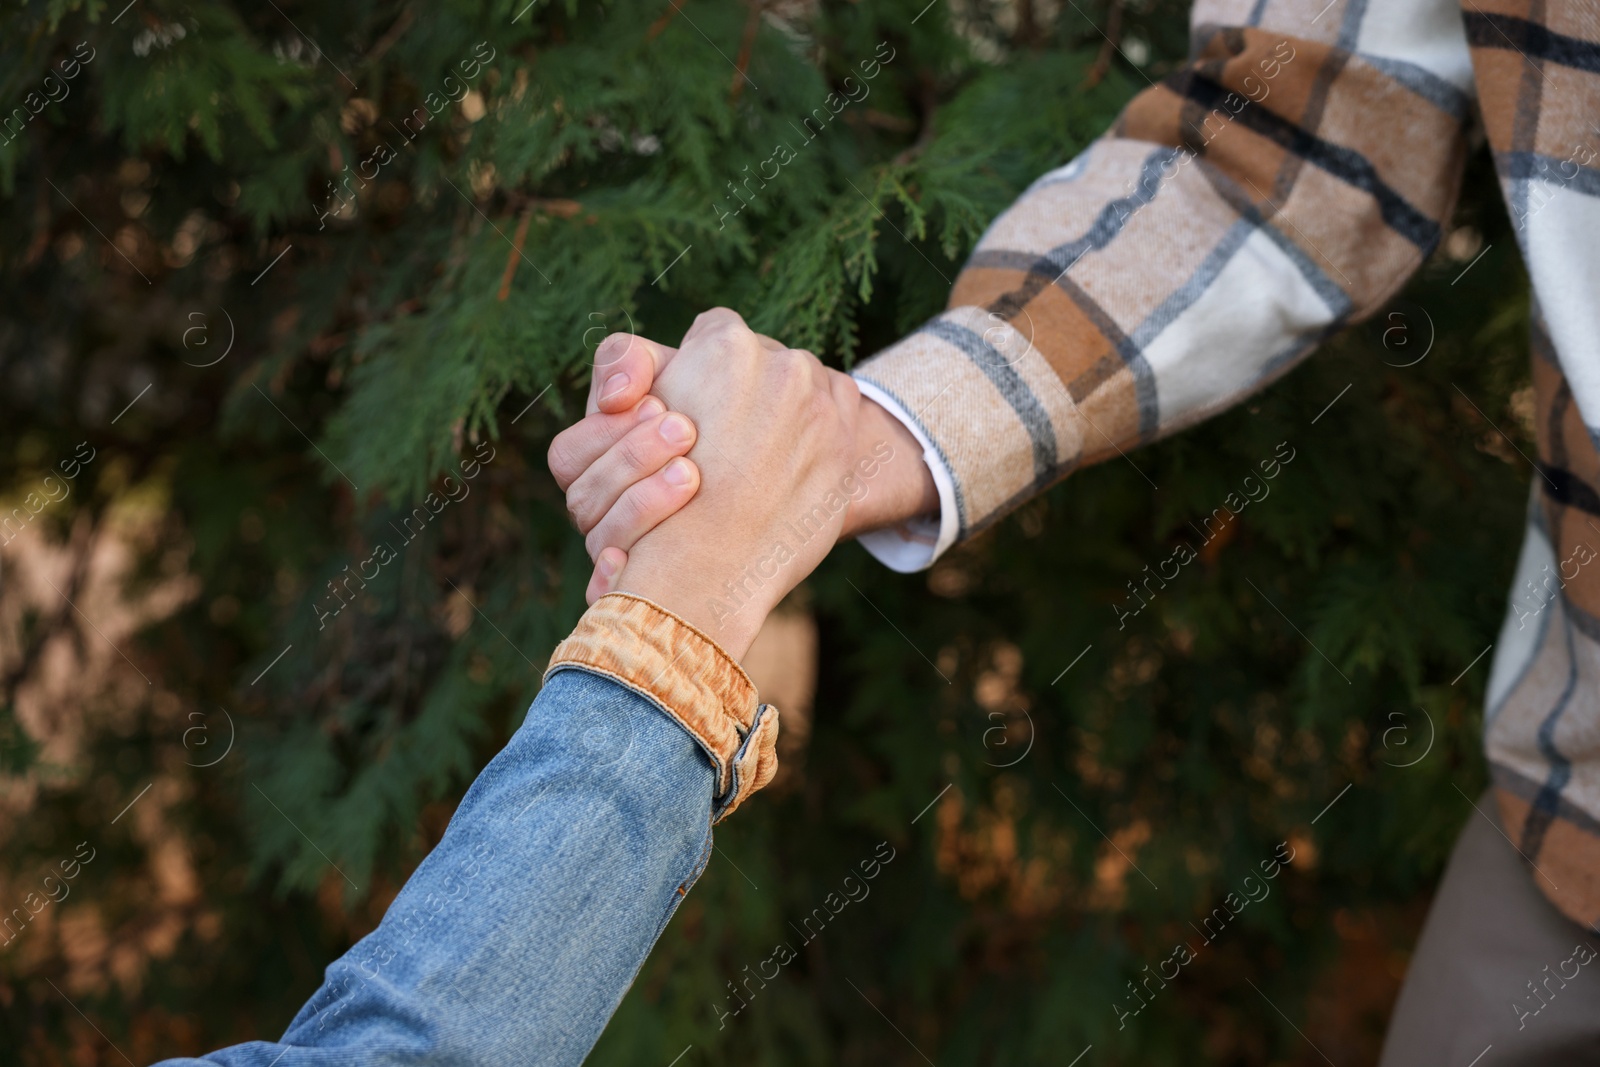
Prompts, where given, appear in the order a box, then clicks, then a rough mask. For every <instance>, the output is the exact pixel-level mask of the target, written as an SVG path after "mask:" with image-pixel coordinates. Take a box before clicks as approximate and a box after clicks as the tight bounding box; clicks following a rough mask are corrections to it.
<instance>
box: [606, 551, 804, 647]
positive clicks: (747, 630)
mask: <svg viewBox="0 0 1600 1067" xmlns="http://www.w3.org/2000/svg"><path fill="white" fill-rule="evenodd" d="M718 570H719V568H716V567H712V566H708V565H706V561H700V562H698V563H696V562H691V561H688V560H683V559H676V560H666V559H662V560H655V559H650V558H641V559H637V560H635V559H634V558H632V557H630V559H629V561H628V565H627V567H626V568H625V569H624V570H623V572H622V577H621V578H620V579H619V580H618V582H617V587H616V590H617V592H621V593H632V594H634V595H635V596H641V597H644V598H645V599H646V600H651V601H654V602H655V603H656V604H659V605H660V606H661V607H663V608H665V609H667V610H668V611H670V612H672V613H673V614H674V615H676V616H678V617H679V618H681V619H683V621H685V622H687V623H689V624H690V625H691V626H693V627H695V628H696V629H698V630H699V631H700V632H701V633H703V634H705V635H707V636H708V637H710V638H711V639H712V640H713V641H715V642H716V643H717V645H718V646H720V647H721V648H722V650H723V651H724V652H726V653H727V654H728V655H729V656H731V657H732V658H733V659H734V660H742V659H744V655H745V653H746V652H748V651H749V650H750V645H751V644H752V643H753V642H754V641H755V639H756V634H757V632H759V631H760V629H761V624H762V623H763V622H765V621H766V618H767V614H768V613H769V612H770V611H771V610H772V608H773V607H774V606H775V604H773V603H768V601H769V599H770V597H768V596H766V595H765V593H766V590H764V589H759V588H757V589H751V588H750V583H748V582H747V583H745V586H744V587H743V588H739V587H737V586H735V587H734V588H733V589H732V590H731V592H730V589H729V588H727V586H730V585H733V583H731V582H724V583H723V585H722V587H718V586H717V585H716V579H715V578H708V577H707V576H708V575H714V574H716V573H717V572H718Z"/></svg>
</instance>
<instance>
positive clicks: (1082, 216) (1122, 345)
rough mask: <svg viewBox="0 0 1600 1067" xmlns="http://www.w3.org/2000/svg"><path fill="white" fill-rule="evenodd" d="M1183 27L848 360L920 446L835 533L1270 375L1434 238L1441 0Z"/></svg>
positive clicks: (1158, 426) (906, 538) (1084, 452)
mask: <svg viewBox="0 0 1600 1067" xmlns="http://www.w3.org/2000/svg"><path fill="white" fill-rule="evenodd" d="M1247 10H1250V11H1253V12H1254V14H1253V15H1252V22H1251V23H1250V24H1248V25H1246V24H1240V22H1241V19H1242V18H1243V17H1244V15H1245V13H1246V11H1247ZM1192 26H1193V38H1194V40H1193V58H1192V59H1191V60H1190V62H1189V63H1188V64H1186V65H1185V66H1184V67H1182V68H1180V69H1179V70H1178V71H1176V72H1175V73H1174V74H1172V75H1171V76H1169V77H1168V78H1166V79H1165V80H1164V81H1163V83H1162V84H1160V85H1154V86H1152V87H1151V88H1149V89H1147V90H1145V91H1144V92H1142V93H1140V94H1139V95H1138V96H1136V97H1135V98H1134V99H1133V100H1132V101H1131V102H1130V103H1129V104H1128V106H1127V108H1126V109H1125V110H1124V111H1123V113H1122V116H1121V117H1120V118H1119V119H1118V121H1117V123H1116V125H1115V126H1114V127H1113V129H1112V130H1111V131H1109V132H1108V133H1107V134H1106V135H1105V136H1104V137H1102V138H1101V139H1100V140H1099V141H1097V142H1096V143H1095V144H1094V145H1092V146H1091V147H1090V148H1089V149H1088V150H1087V151H1085V152H1084V153H1083V154H1082V155H1081V156H1079V157H1078V158H1077V159H1075V160H1073V161H1072V162H1071V163H1069V164H1067V165H1066V166H1064V167H1061V168H1059V169H1058V170H1055V171H1052V172H1050V173H1049V174H1046V175H1044V176H1043V177H1041V178H1040V179H1039V180H1038V181H1037V182H1035V183H1034V184H1033V186H1032V187H1031V188H1030V189H1028V190H1027V192H1025V193H1024V194H1023V195H1022V196H1021V197H1020V198H1019V199H1018V200H1017V202H1016V203H1015V204H1014V205H1012V207H1011V208H1010V209H1008V210H1007V211H1006V212H1005V213H1004V214H1003V215H1001V216H1000V217H999V218H998V219H996V220H995V222H994V223H993V225H991V226H990V228H989V230H988V232H987V233H986V234H985V235H984V237H983V239H982V240H981V241H980V242H979V244H978V247H977V249H976V250H975V251H974V252H973V255H972V257H971V259H970V260H969V261H968V262H967V265H966V267H965V268H964V269H963V270H962V272H961V275H960V277H959V278H958V279H957V281H956V285H955V289H954V291H953V292H952V294H951V297H950V306H949V308H948V309H947V310H946V311H945V312H943V313H942V314H940V315H939V316H937V317H936V318H934V319H933V320H932V321H930V322H928V323H927V324H925V325H924V326H923V327H922V328H921V329H919V330H917V331H916V332H915V333H913V334H912V335H911V336H909V337H907V338H905V339H904V340H902V341H899V342H898V343H896V344H894V345H892V346H890V347H889V348H888V349H886V350H885V351H883V352H881V353H879V354H878V355H876V356H874V357H873V358H872V359H870V360H867V361H866V362H865V363H863V364H862V365H861V366H860V367H858V368H857V369H856V371H855V377H856V380H857V382H858V383H859V387H860V389H861V393H862V397H863V405H862V408H863V415H862V418H861V421H862V423H863V425H868V424H871V423H874V422H875V423H877V424H880V425H882V424H896V423H897V424H898V430H899V431H900V436H899V437H898V440H899V441H900V447H899V448H898V449H897V454H899V455H906V456H909V457H921V460H922V462H918V461H917V459H916V458H912V459H910V460H908V461H907V462H906V463H904V464H903V465H901V466H899V467H898V468H896V469H893V470H891V471H889V472H888V474H889V476H888V477H887V478H886V479H885V480H884V482H883V484H882V491H881V492H879V493H878V494H877V495H876V496H875V497H874V498H873V499H871V500H870V501H867V502H864V505H865V506H864V507H862V508H861V509H860V510H859V512H858V515H857V516H856V517H855V518H853V519H852V522H851V523H850V524H849V525H848V526H847V527H846V528H845V530H844V533H845V534H846V535H849V534H852V533H860V532H862V531H876V532H868V533H867V535H866V536H864V537H863V538H862V543H863V545H865V546H866V547H867V548H868V550H869V551H871V552H873V553H874V554H875V555H877V556H878V557H879V559H881V560H883V561H884V562H885V563H887V564H889V565H890V566H892V567H894V568H895V569H897V570H906V571H909V570H916V569H919V568H921V567H926V566H928V565H929V564H930V563H932V561H933V560H934V559H935V558H937V556H938V555H939V554H940V553H942V552H943V551H945V550H946V549H947V548H949V547H950V546H951V545H952V544H954V543H955V542H956V541H959V540H963V539H965V538H967V537H970V536H972V535H974V534H976V533H977V532H979V531H981V530H982V529H984V528H985V527H987V526H989V525H990V524H992V523H994V522H996V521H997V520H999V519H1000V518H1001V517H1003V516H1004V515H1005V514H1007V513H1008V512H1009V511H1010V510H1012V509H1013V508H1015V507H1016V506H1018V505H1019V504H1021V503H1023V502H1025V501H1026V500H1028V499H1029V498H1031V497H1032V496H1034V495H1036V494H1038V493H1040V492H1042V491H1043V490H1044V489H1046V488H1047V487H1049V486H1050V485H1052V484H1053V483H1055V482H1056V481H1059V480H1060V479H1061V478H1064V477H1065V476H1066V475H1067V474H1069V473H1070V472H1072V471H1073V470H1076V469H1077V468H1078V467H1081V466H1084V465H1087V464H1090V463H1096V462H1099V461H1101V460H1103V459H1107V458H1110V457H1114V456H1116V455H1119V454H1121V453H1124V452H1127V451H1130V450H1132V449H1133V448H1135V447H1137V446H1138V445H1140V444H1143V443H1145V442H1148V441H1152V440H1155V439H1157V438H1159V437H1162V436H1165V435H1167V434H1170V433H1173V432H1175V431H1177V430H1179V429H1182V428H1184V427H1186V426H1189V425H1192V424H1193V423H1195V422H1198V421H1199V420H1201V419H1203V418H1206V417H1207V416H1209V415H1212V414H1215V413H1216V412H1218V411H1221V410H1222V409H1224V408H1226V407H1228V406H1230V405H1232V404H1234V403H1236V402H1237V401H1238V400H1240V399H1241V398H1243V397H1244V396H1247V395H1248V394H1250V393H1251V392H1254V391H1255V390H1257V389H1259V388H1262V387H1263V386H1265V385H1266V384H1268V383H1269V382H1271V381H1273V380H1274V379H1276V378H1277V377H1279V376H1280V375H1282V374H1283V373H1285V372H1286V371H1287V370H1288V369H1289V368H1290V367H1292V366H1293V365H1294V364H1295V363H1296V362H1297V361H1298V360H1300V359H1301V358H1303V357H1304V356H1305V355H1307V354H1308V353H1309V352H1310V351H1311V350H1312V349H1313V348H1314V347H1315V346H1316V345H1317V344H1319V343H1320V342H1321V341H1322V340H1323V339H1324V338H1325V337H1328V336H1329V335H1331V334H1333V333H1335V332H1337V331H1338V330H1339V329H1341V328H1342V327H1344V326H1346V325H1349V324H1350V323H1353V322H1356V321H1359V320H1360V319H1362V318H1363V317H1365V316H1366V315H1369V314H1371V313H1372V312H1373V311H1374V310H1376V309H1377V308H1379V307H1381V306H1382V304H1383V302H1384V301H1385V300H1386V299H1387V298H1388V297H1389V295H1390V294H1392V293H1393V292H1394V291H1396V290H1397V289H1398V288H1399V287H1400V286H1401V285H1403V284H1404V282H1405V281H1406V279H1407V278H1408V277H1409V276H1410V275H1411V274H1412V272H1414V271H1415V270H1416V268H1417V267H1418V266H1420V265H1421V263H1422V262H1423V261H1424V259H1425V258H1426V257H1427V255H1428V253H1429V252H1430V251H1431V250H1432V249H1433V247H1434V246H1435V245H1436V244H1437V243H1438V240H1439V237H1440V231H1441V227H1442V226H1443V224H1444V222H1445V220H1446V218H1447V217H1448V215H1449V212H1450V209H1451V206H1452V204H1453V203H1454V200H1455V195H1456V190H1457V187H1458V185H1459V180H1460V175H1461V170H1462V165H1463V161H1464V158H1465V137H1464V124H1465V117H1466V115H1467V112H1468V109H1469V104H1470V97H1469V89H1470V86H1471V83H1472V72H1471V65H1470V58H1469V54H1468V50H1467V40H1466V36H1465V33H1464V31H1463V27H1462V21H1461V15H1460V12H1459V11H1458V10H1457V8H1456V5H1455V3H1454V0H1385V2H1384V3H1383V4H1381V5H1380V4H1367V5H1354V4H1339V3H1333V4H1326V3H1324V2H1323V0H1269V2H1267V3H1264V4H1258V5H1249V6H1247V5H1241V4H1236V3H1232V4H1224V3H1221V2H1218V0H1201V2H1199V3H1197V4H1196V5H1195V8H1194V14H1193V19H1192ZM641 340H642V339H635V338H628V339H626V343H624V342H623V341H622V340H619V341H617V342H615V343H613V345H612V347H611V348H610V349H609V350H608V354H609V355H610V356H612V357H613V358H615V359H617V360H619V362H618V364H617V365H618V366H619V367H622V366H625V367H627V368H628V369H629V370H630V371H631V372H632V373H631V374H630V377H629V389H631V390H632V391H629V390H628V389H625V390H623V391H622V392H619V393H617V394H615V395H614V396H613V397H612V398H611V400H612V402H619V403H620V402H624V401H625V402H627V403H633V402H637V401H638V399H639V398H640V397H642V396H643V395H644V391H645V390H647V389H648V388H649V385H650V376H651V370H652V368H651V365H650V363H649V361H648V360H646V359H644V358H643V356H642V351H643V350H641V349H640V348H638V347H636V344H635V342H637V341H641ZM597 376H598V371H597ZM600 410H609V409H606V408H605V407H604V406H603V405H602V406H601V408H600ZM868 413H871V414H868ZM595 430H596V426H595V425H594V424H593V423H591V422H590V420H587V419H586V420H585V421H584V423H580V424H579V425H578V426H576V427H573V428H572V429H571V430H569V431H568V432H567V435H564V436H568V435H570V438H569V439H571V440H576V439H577V438H580V437H582V436H584V435H585V434H588V435H590V437H591V438H593V436H594V432H595ZM887 436H888V433H887V432H883V431H880V432H870V431H869V432H867V433H864V434H863V436H862V443H863V445H864V446H868V447H870V444H871V443H872V442H873V441H875V440H878V439H880V438H886V437H887ZM577 451H578V452H584V453H585V454H587V455H590V456H598V455H599V454H600V450H599V448H598V446H591V448H590V449H588V450H587V451H585V450H584V449H578V450H577ZM864 454H865V453H864ZM552 466H553V468H554V466H555V457H554V456H552ZM576 469H581V468H576ZM612 472H613V475H615V468H614V467H613V468H612ZM646 473H648V472H645V471H640V472H636V476H643V475H644V474H646ZM661 514H663V515H664V514H670V511H663V512H662V513H661ZM575 517H577V518H578V521H579V525H580V527H582V528H584V529H585V530H590V529H591V526H589V525H586V521H587V520H586V517H585V516H583V515H576V516H575ZM651 518H652V519H653V518H654V516H651ZM615 532H616V533H619V534H620V533H626V532H627V531H615ZM629 543H630V542H629V541H628V539H627V537H626V536H619V537H613V531H609V530H601V531H600V533H599V535H598V536H595V535H593V534H592V535H591V545H592V547H593V551H596V552H598V551H599V550H600V549H601V548H602V547H604V546H606V545H610V546H614V547H615V548H618V549H626V548H627V547H628V544H629ZM615 558H616V559H620V558H621V553H620V552H617V553H616V556H615ZM603 568H604V563H602V569H603ZM597 583H598V584H597V587H596V588H597V589H598V588H603V587H604V581H603V580H599V579H597Z"/></svg>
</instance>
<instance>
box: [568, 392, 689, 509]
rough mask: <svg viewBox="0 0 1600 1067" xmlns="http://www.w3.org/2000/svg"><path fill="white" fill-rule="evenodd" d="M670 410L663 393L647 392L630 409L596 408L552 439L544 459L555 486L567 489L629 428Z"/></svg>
mask: <svg viewBox="0 0 1600 1067" xmlns="http://www.w3.org/2000/svg"><path fill="white" fill-rule="evenodd" d="M666 410H667V406H666V405H665V404H663V403H662V402H661V398H660V397H655V396H647V397H645V398H644V399H643V400H641V401H639V403H638V404H637V405H635V406H634V407H633V409H632V410H630V411H623V412H619V413H618V414H615V415H608V414H606V413H604V412H595V413H594V414H592V415H585V416H584V417H583V418H581V419H579V420H578V421H577V422H575V423H573V424H572V425H571V426H568V427H567V428H566V429H565V430H562V431H561V432H560V433H558V434H556V436H555V440H553V441H551V442H550V452H549V454H548V455H546V457H545V462H546V463H548V464H549V466H550V473H551V474H553V475H555V479H556V486H557V487H558V488H559V489H560V490H561V491H562V492H563V493H564V492H566V491H567V489H568V488H569V487H570V486H571V485H572V483H573V482H575V481H577V480H578V476H579V475H581V474H582V473H583V472H584V471H586V470H588V469H589V465H590V464H591V463H593V462H594V461H595V460H597V459H599V458H600V457H601V456H603V455H605V452H606V449H608V448H610V447H611V446H612V445H614V444H616V443H617V442H618V441H619V440H621V439H622V437H623V436H624V435H625V434H627V432H628V431H629V430H631V429H633V428H634V427H635V426H637V425H638V424H639V423H641V422H643V421H645V420H646V419H653V418H655V417H656V416H658V415H660V414H661V413H662V412H664V411H666Z"/></svg>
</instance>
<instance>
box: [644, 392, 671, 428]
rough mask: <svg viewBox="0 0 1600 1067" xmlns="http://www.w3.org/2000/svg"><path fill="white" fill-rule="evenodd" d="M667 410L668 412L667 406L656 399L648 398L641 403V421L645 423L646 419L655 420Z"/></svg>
mask: <svg viewBox="0 0 1600 1067" xmlns="http://www.w3.org/2000/svg"><path fill="white" fill-rule="evenodd" d="M665 410H667V405H665V404H663V403H662V402H661V401H660V400H658V399H657V398H656V397H653V396H647V397H645V398H644V399H643V400H641V401H639V421H640V422H644V421H645V420H646V419H653V418H655V417H656V416H657V415H659V414H661V413H662V412H663V411H665Z"/></svg>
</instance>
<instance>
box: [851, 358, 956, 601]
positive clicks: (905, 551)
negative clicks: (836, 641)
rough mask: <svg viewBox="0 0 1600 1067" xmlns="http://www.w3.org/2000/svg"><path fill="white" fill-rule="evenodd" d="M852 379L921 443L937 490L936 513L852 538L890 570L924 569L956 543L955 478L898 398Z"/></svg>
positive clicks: (867, 395) (924, 459) (924, 460)
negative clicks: (937, 508)
mask: <svg viewBox="0 0 1600 1067" xmlns="http://www.w3.org/2000/svg"><path fill="white" fill-rule="evenodd" d="M855 382H856V386H857V387H858V388H859V389H860V390H861V395H862V396H864V397H866V398H867V399H868V400H871V401H873V402H874V403H876V404H877V405H878V406H880V407H882V408H883V410H885V411H887V412H888V413H889V414H891V415H893V416H894V417H895V418H896V419H897V420H899V422H900V424H901V425H902V426H904V427H905V428H906V429H907V430H910V431H911V436H913V437H915V438H916V439H917V444H918V445H920V446H922V461H923V462H924V463H926V464H927V465H928V470H929V471H931V472H932V473H933V484H934V486H935V488H937V489H938V490H939V514H938V515H936V516H935V515H930V516H924V517H922V518H916V519H910V520H908V521H906V522H903V523H901V524H900V525H898V526H889V527H886V528H884V529H882V530H873V531H871V532H870V533H864V534H862V535H861V536H860V537H858V538H856V540H858V541H860V542H861V547H862V548H864V549H866V550H867V551H868V552H870V553H872V556H873V558H875V559H876V560H877V561H878V562H879V563H882V564H883V565H884V566H885V567H888V568H889V569H890V570H893V571H899V572H900V573H901V574H911V573H912V572H914V571H920V570H926V569H927V568H929V567H931V566H932V565H933V561H934V560H936V559H938V558H939V557H940V556H942V555H944V553H945V550H946V549H948V548H949V547H950V546H951V545H953V544H955V542H956V534H957V533H958V529H957V527H958V525H959V524H958V522H957V517H958V512H957V510H956V483H955V479H954V478H952V477H951V475H950V469H949V468H948V467H946V466H945V464H944V460H943V459H941V458H940V456H939V450H938V449H936V448H934V447H933V441H932V439H930V438H929V437H928V435H927V434H926V433H924V432H923V430H922V427H920V426H918V425H917V422H916V420H915V419H914V418H912V416H911V415H910V414H908V413H907V412H906V409H905V408H904V407H902V406H901V404H900V402H899V401H898V400H896V399H895V398H894V397H892V396H890V395H889V394H888V393H886V392H884V391H883V390H882V389H880V388H879V387H878V386H876V385H874V384H872V383H871V382H869V381H865V380H864V379H861V378H856V380H855Z"/></svg>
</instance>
